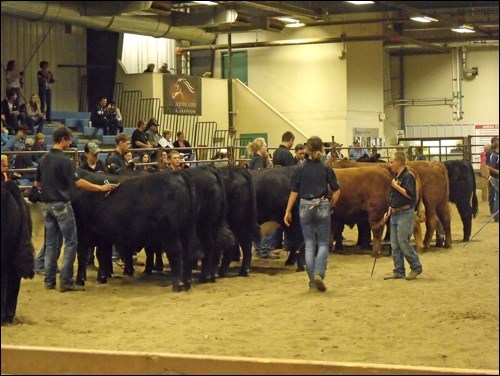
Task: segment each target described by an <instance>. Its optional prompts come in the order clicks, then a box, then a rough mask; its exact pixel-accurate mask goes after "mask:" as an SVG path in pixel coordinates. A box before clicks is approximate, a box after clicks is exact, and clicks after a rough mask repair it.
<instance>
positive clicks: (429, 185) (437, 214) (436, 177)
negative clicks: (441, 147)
mask: <svg viewBox="0 0 500 376" xmlns="http://www.w3.org/2000/svg"><path fill="white" fill-rule="evenodd" d="M407 164H408V166H409V167H411V168H412V169H414V170H415V171H417V172H418V174H419V176H420V179H421V181H422V199H423V201H424V205H425V217H426V218H425V224H426V227H427V229H426V232H425V238H424V247H425V249H428V248H430V244H431V240H432V236H433V234H434V231H435V230H436V226H437V223H438V218H439V220H440V221H441V223H442V224H443V227H444V232H445V238H444V247H445V248H449V247H450V246H451V225H450V218H451V216H450V207H449V205H448V198H449V195H450V183H449V179H448V170H447V169H446V166H445V165H444V164H443V163H441V162H427V161H411V162H407Z"/></svg>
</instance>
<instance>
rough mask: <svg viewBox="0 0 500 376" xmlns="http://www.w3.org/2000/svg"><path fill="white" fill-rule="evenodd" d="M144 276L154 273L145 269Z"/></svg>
mask: <svg viewBox="0 0 500 376" xmlns="http://www.w3.org/2000/svg"><path fill="white" fill-rule="evenodd" d="M143 274H147V275H151V274H153V271H152V270H151V269H144V272H143Z"/></svg>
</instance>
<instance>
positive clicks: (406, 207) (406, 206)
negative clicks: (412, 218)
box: [391, 205, 411, 213]
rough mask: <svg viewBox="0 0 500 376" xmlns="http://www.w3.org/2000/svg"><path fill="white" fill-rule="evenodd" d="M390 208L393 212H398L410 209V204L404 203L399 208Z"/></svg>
mask: <svg viewBox="0 0 500 376" xmlns="http://www.w3.org/2000/svg"><path fill="white" fill-rule="evenodd" d="M391 209H392V212H393V213H398V212H400V211H403V210H408V209H411V206H410V205H404V206H401V207H400V208H391Z"/></svg>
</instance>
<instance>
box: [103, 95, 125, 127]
mask: <svg viewBox="0 0 500 376" xmlns="http://www.w3.org/2000/svg"><path fill="white" fill-rule="evenodd" d="M106 117H107V119H108V121H109V134H111V135H117V134H118V133H122V132H123V125H122V120H123V118H122V114H121V112H120V109H119V108H118V107H117V106H116V103H115V102H114V101H110V102H109V103H108V111H107V114H106Z"/></svg>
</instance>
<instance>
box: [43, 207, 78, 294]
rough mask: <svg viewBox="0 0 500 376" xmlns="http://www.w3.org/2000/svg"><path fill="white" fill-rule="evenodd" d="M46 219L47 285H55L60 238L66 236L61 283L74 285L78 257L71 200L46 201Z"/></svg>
mask: <svg viewBox="0 0 500 376" xmlns="http://www.w3.org/2000/svg"><path fill="white" fill-rule="evenodd" d="M42 212H43V218H44V219H45V285H46V286H55V284H56V272H57V249H58V240H59V237H60V236H61V235H62V237H63V238H64V243H65V245H64V256H63V260H62V267H61V275H60V282H61V285H72V284H73V283H74V280H73V264H74V263H75V259H76V246H77V237H76V221H75V215H74V213H73V207H72V206H71V203H70V202H64V201H56V202H46V203H43V206H42Z"/></svg>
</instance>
